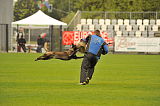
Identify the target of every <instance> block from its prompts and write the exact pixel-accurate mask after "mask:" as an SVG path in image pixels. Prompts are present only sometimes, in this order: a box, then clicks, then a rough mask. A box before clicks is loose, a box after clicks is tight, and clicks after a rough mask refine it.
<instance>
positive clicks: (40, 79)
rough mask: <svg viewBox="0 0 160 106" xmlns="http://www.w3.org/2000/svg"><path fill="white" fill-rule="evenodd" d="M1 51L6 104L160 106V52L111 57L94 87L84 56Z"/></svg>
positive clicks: (2, 103)
mask: <svg viewBox="0 0 160 106" xmlns="http://www.w3.org/2000/svg"><path fill="white" fill-rule="evenodd" d="M40 55H41V54H24V53H9V54H7V53H1V54H0V106H160V55H110V54H109V55H106V56H102V58H101V60H100V61H99V62H98V64H97V66H96V68H95V73H94V76H93V79H92V80H91V81H90V84H89V85H85V86H83V85H79V84H78V83H79V74H80V65H81V62H82V60H70V61H62V60H55V59H52V60H49V61H37V62H35V61H34V59H35V58H36V57H38V56H40Z"/></svg>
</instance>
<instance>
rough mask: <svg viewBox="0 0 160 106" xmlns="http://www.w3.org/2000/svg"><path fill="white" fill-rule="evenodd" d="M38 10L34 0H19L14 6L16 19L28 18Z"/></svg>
mask: <svg viewBox="0 0 160 106" xmlns="http://www.w3.org/2000/svg"><path fill="white" fill-rule="evenodd" d="M36 11H38V6H37V5H36V3H35V2H34V1H33V0H18V1H17V2H16V3H15V7H14V21H17V20H21V19H23V18H26V17H28V16H30V15H32V14H33V13H35V12H36Z"/></svg>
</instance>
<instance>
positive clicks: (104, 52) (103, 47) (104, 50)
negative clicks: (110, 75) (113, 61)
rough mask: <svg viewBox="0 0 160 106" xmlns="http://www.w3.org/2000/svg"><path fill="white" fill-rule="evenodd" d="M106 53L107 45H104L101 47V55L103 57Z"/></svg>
mask: <svg viewBox="0 0 160 106" xmlns="http://www.w3.org/2000/svg"><path fill="white" fill-rule="evenodd" d="M107 53H108V45H107V44H106V43H104V44H103V46H102V54H103V55H105V54H107Z"/></svg>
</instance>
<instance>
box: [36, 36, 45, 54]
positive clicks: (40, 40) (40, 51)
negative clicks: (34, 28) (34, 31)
mask: <svg viewBox="0 0 160 106" xmlns="http://www.w3.org/2000/svg"><path fill="white" fill-rule="evenodd" d="M44 43H45V40H44V39H43V38H42V37H41V36H40V35H39V36H38V38H37V44H38V47H37V53H42V48H43V47H44Z"/></svg>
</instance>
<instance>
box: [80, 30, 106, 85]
mask: <svg viewBox="0 0 160 106" xmlns="http://www.w3.org/2000/svg"><path fill="white" fill-rule="evenodd" d="M82 40H83V41H84V42H86V44H87V47H86V51H85V54H84V59H83V61H82V65H81V73H80V84H81V85H86V84H88V83H89V80H91V79H92V75H93V73H94V67H95V65H96V64H97V62H98V59H100V56H101V54H103V55H105V54H107V53H108V46H107V44H106V43H105V41H104V39H103V38H102V37H101V36H100V31H99V30H96V31H94V35H89V36H88V37H87V38H86V39H82Z"/></svg>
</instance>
